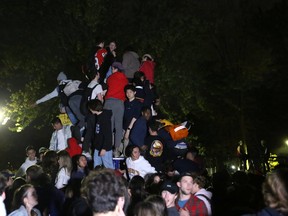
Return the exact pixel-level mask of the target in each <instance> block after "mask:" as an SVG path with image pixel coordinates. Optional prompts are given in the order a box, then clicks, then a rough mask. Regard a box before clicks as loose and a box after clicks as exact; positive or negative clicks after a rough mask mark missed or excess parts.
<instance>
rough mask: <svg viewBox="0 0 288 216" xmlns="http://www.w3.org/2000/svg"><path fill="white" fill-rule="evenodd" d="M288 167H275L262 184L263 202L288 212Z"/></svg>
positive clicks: (280, 210) (282, 211)
mask: <svg viewBox="0 0 288 216" xmlns="http://www.w3.org/2000/svg"><path fill="white" fill-rule="evenodd" d="M287 177H288V169H286V168H285V169H284V168H281V169H277V170H274V171H273V172H272V173H271V174H269V175H268V176H267V177H266V180H265V182H264V183H263V186H262V193H263V196H264V201H265V204H266V205H267V206H268V207H270V208H273V209H276V210H277V211H279V212H281V213H284V214H287V213H288V182H287V180H286V179H287Z"/></svg>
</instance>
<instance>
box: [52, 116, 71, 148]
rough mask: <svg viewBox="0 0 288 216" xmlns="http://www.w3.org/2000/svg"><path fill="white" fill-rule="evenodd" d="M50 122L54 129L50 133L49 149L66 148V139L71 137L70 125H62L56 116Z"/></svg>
mask: <svg viewBox="0 0 288 216" xmlns="http://www.w3.org/2000/svg"><path fill="white" fill-rule="evenodd" d="M51 123H52V127H53V128H54V130H55V131H54V132H53V133H52V136H51V139H50V146H49V149H50V150H53V151H61V150H64V149H66V148H67V140H68V139H69V138H71V137H72V133H71V126H70V125H63V124H62V122H61V120H60V119H59V118H58V117H56V118H54V119H53V120H52V122H51Z"/></svg>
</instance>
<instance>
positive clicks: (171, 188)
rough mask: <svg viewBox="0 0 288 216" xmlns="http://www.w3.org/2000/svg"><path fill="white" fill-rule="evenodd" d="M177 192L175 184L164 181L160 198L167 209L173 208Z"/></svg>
mask: <svg viewBox="0 0 288 216" xmlns="http://www.w3.org/2000/svg"><path fill="white" fill-rule="evenodd" d="M178 191H179V189H178V186H177V185H176V184H175V183H173V182H171V181H166V182H164V183H163V185H162V187H161V196H162V198H163V199H164V201H165V203H166V207H167V208H170V207H173V206H175V200H176V198H177V196H178Z"/></svg>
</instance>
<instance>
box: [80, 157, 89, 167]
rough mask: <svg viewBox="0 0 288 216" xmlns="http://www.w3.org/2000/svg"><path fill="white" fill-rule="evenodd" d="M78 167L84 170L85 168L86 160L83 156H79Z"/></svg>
mask: <svg viewBox="0 0 288 216" xmlns="http://www.w3.org/2000/svg"><path fill="white" fill-rule="evenodd" d="M78 166H79V167H81V168H84V167H86V166H87V159H86V157H85V156H81V157H80V158H79V160H78Z"/></svg>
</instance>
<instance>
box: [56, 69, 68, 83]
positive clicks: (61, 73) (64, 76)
mask: <svg viewBox="0 0 288 216" xmlns="http://www.w3.org/2000/svg"><path fill="white" fill-rule="evenodd" d="M62 80H67V76H66V74H65V73H64V72H63V71H62V72H60V73H59V74H58V76H57V81H58V82H61V81H62Z"/></svg>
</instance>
